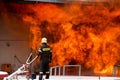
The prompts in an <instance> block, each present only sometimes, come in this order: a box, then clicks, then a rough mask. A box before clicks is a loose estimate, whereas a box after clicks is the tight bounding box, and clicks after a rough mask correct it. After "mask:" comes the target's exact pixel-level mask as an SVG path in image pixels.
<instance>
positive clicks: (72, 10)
mask: <svg viewBox="0 0 120 80" xmlns="http://www.w3.org/2000/svg"><path fill="white" fill-rule="evenodd" d="M9 6H11V7H12V8H13V9H12V10H13V12H14V11H15V15H17V16H19V18H21V19H22V20H23V23H24V24H28V25H27V26H29V27H30V32H31V37H30V39H31V40H30V47H32V48H33V49H34V50H35V51H36V50H37V49H38V47H39V46H40V42H41V41H40V40H41V37H43V36H45V37H47V38H48V43H49V44H50V46H51V47H52V50H53V61H52V65H60V66H63V65H65V64H81V65H82V66H83V67H85V68H86V69H92V70H94V73H96V74H111V73H112V69H113V66H114V65H115V64H119V62H120V50H119V49H120V6H119V2H113V3H106V4H94V5H91V4H88V5H81V4H52V3H36V4H16V3H12V4H9ZM23 9H24V10H23ZM11 13H12V11H11ZM7 14H9V13H7ZM22 27H25V26H22Z"/></svg>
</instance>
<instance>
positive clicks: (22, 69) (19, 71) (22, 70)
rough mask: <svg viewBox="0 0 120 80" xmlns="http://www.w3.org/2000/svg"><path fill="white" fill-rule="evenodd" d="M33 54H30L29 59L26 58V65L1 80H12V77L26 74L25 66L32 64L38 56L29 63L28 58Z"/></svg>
mask: <svg viewBox="0 0 120 80" xmlns="http://www.w3.org/2000/svg"><path fill="white" fill-rule="evenodd" d="M32 54H33V52H31V53H30V55H29V57H28V58H27V60H26V64H23V65H22V66H21V67H20V68H18V69H17V70H16V71H15V72H13V73H12V74H10V75H9V76H7V77H4V79H3V80H12V77H13V76H15V75H17V74H20V73H26V72H28V71H26V66H28V65H30V64H31V63H33V62H34V61H35V60H36V59H37V57H38V56H36V57H34V58H33V59H32V60H31V61H30V62H29V60H30V57H31V56H32Z"/></svg>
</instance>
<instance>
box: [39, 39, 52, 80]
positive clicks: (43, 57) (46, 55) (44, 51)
mask: <svg viewBox="0 0 120 80" xmlns="http://www.w3.org/2000/svg"><path fill="white" fill-rule="evenodd" d="M41 43H42V45H41V46H40V47H39V49H38V56H40V73H39V80H42V78H43V75H44V74H45V75H46V77H45V78H46V79H49V75H50V72H49V63H51V60H52V50H51V48H50V47H49V46H48V44H47V38H45V37H44V38H42V40H41Z"/></svg>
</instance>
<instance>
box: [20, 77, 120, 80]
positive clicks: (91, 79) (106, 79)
mask: <svg viewBox="0 0 120 80" xmlns="http://www.w3.org/2000/svg"><path fill="white" fill-rule="evenodd" d="M18 80H27V79H26V77H25V76H18ZM30 80H31V79H30ZM34 80H38V76H37V77H36V79H34ZM44 80H120V77H103V76H50V79H44Z"/></svg>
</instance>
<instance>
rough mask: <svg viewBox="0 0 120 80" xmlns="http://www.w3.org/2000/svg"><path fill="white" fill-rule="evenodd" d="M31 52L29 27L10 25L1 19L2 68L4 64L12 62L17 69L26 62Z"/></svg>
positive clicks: (0, 45) (13, 69) (14, 68)
mask: <svg viewBox="0 0 120 80" xmlns="http://www.w3.org/2000/svg"><path fill="white" fill-rule="evenodd" d="M20 26H22V25H20ZM29 53H30V48H29V27H26V28H23V27H18V25H10V26H9V25H5V24H4V23H3V21H2V20H0V69H1V65H2V64H11V65H12V71H15V70H16V69H18V68H19V67H20V66H21V65H22V64H23V63H25V61H26V59H27V57H28V55H29ZM17 58H18V59H19V60H20V62H19V60H17Z"/></svg>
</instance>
